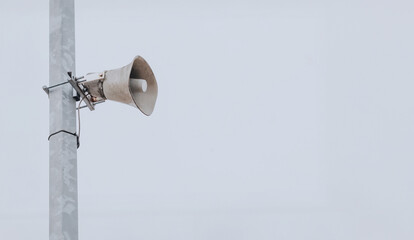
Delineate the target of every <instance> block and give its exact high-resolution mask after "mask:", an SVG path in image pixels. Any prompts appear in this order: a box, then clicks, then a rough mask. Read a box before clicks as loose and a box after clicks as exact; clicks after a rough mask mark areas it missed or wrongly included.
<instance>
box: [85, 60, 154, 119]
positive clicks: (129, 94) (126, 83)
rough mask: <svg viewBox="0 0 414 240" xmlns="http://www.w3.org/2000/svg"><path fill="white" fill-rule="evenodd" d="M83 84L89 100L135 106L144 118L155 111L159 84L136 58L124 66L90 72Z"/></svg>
mask: <svg viewBox="0 0 414 240" xmlns="http://www.w3.org/2000/svg"><path fill="white" fill-rule="evenodd" d="M84 78H85V81H84V82H83V83H82V85H83V87H84V88H85V89H86V91H87V92H88V94H89V95H90V100H91V101H93V102H97V101H100V100H106V99H109V100H112V101H116V102H121V103H125V104H128V105H131V106H133V107H137V108H138V109H139V110H141V112H142V113H143V114H145V115H147V116H149V115H151V113H152V112H153V110H154V107H155V102H156V100H157V95H158V85H157V81H156V80H155V76H154V73H153V72H152V70H151V67H150V66H149V64H148V63H147V62H146V61H145V60H144V58H142V57H141V56H136V57H135V58H134V59H133V60H132V62H131V63H130V64H128V65H126V66H124V67H121V68H117V69H113V70H107V71H103V72H99V73H89V74H87V75H86V76H85V77H84Z"/></svg>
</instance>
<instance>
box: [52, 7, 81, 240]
mask: <svg viewBox="0 0 414 240" xmlns="http://www.w3.org/2000/svg"><path fill="white" fill-rule="evenodd" d="M49 10H50V19H49V34H50V35H49V85H50V86H52V85H55V84H59V83H62V82H65V81H67V79H68V75H67V72H72V73H73V74H75V16H74V0H50V9H49ZM75 109H76V101H75V100H74V99H73V89H72V86H71V85H69V84H65V85H61V86H59V87H56V88H53V89H50V92H49V124H50V125H49V127H50V128H49V131H50V134H53V133H56V132H59V131H60V132H59V133H57V134H54V135H53V136H51V137H50V140H49V240H77V239H78V187H77V159H76V155H77V138H76V136H74V135H72V134H70V133H76V111H75ZM61 130H64V131H61Z"/></svg>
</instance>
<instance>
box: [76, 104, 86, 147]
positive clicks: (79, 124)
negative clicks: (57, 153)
mask: <svg viewBox="0 0 414 240" xmlns="http://www.w3.org/2000/svg"><path fill="white" fill-rule="evenodd" d="M84 99H85V97H83V98H82V99H81V100H80V101H79V105H78V133H77V134H76V136H78V148H79V145H80V133H81V121H80V105H81V103H82V101H83V100H84Z"/></svg>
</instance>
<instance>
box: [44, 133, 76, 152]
mask: <svg viewBox="0 0 414 240" xmlns="http://www.w3.org/2000/svg"><path fill="white" fill-rule="evenodd" d="M61 132H64V133H67V134H70V135H73V136H75V137H76V142H77V146H78V148H79V146H80V142H79V137H78V135H77V134H76V133H71V132H68V131H66V130H59V131H57V132H54V133H52V134H50V135H49V137H48V138H47V140H50V138H51V137H52V136H53V135H56V134H58V133H61Z"/></svg>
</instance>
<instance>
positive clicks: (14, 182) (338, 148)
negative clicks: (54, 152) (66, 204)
mask: <svg viewBox="0 0 414 240" xmlns="http://www.w3.org/2000/svg"><path fill="white" fill-rule="evenodd" d="M413 21H414V5H413V4H412V3H411V2H410V1H322V0H321V1H312V2H309V1H285V2H282V1H252V0H250V1H164V0H163V1H161V0H160V1H128V0H118V1H92V0H90V1H76V40H77V42H76V55H77V59H76V60H77V69H76V72H77V74H78V75H83V74H86V73H88V72H94V71H100V70H104V69H112V68H117V67H121V66H124V65H126V64H127V63H129V61H131V60H132V58H133V57H134V56H135V55H141V56H143V57H144V58H145V59H146V60H147V61H148V62H149V64H150V65H151V67H152V69H153V71H154V73H155V76H156V77H157V80H158V85H159V98H158V100H157V105H156V108H155V111H154V114H153V115H152V116H151V117H145V116H144V115H142V114H141V113H140V112H139V111H138V110H136V109H134V108H131V107H130V106H127V105H122V104H119V103H114V102H106V103H105V104H102V105H100V106H98V107H97V110H96V111H94V112H89V111H88V110H86V109H85V110H83V111H82V114H81V117H82V137H81V147H80V149H79V151H78V168H79V169H78V174H79V179H78V183H79V233H80V239H92V238H93V239H101V240H107V239H108V240H109V239H126V238H128V239H154V240H158V239H159V240H161V239H169V240H170V239H181V240H193V239H215V240H218V239H223V240H228V239H235V240H241V239H249V240H250V239H251V240H257V239H263V240H264V239H269V240H270V239H272V240H273V239H289V240H290V239H318V240H320V239H326V240H331V239H341V240H342V239H343V240H349V239H364V240H365V239H374V240H380V239H400V240H402V239H413V237H414V228H413V224H414V207H413V205H412V202H414V191H413V185H414V176H413V174H412V171H413V168H414V162H413V159H414V148H413V146H414V137H413V136H414V97H413V88H414V81H413V69H414V68H413V67H412V64H413V61H414V47H413V43H414V32H413V30H412V23H413ZM0 33H1V34H0V74H1V76H2V80H1V82H2V94H0V101H1V102H2V103H3V104H2V111H1V113H2V114H1V118H0V133H1V137H0V150H1V151H0V161H1V167H0V190H1V194H0V239H47V237H48V142H47V136H48V99H47V96H46V95H45V93H44V92H43V91H42V90H41V86H42V85H46V84H48V82H49V81H48V1H46V0H42V1H28V0H20V1H2V2H1V3H0Z"/></svg>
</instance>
